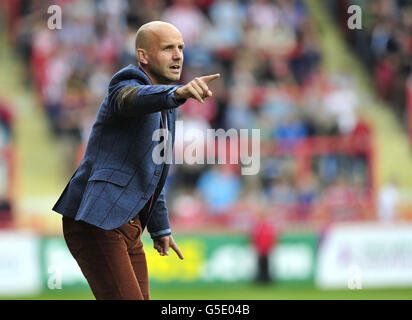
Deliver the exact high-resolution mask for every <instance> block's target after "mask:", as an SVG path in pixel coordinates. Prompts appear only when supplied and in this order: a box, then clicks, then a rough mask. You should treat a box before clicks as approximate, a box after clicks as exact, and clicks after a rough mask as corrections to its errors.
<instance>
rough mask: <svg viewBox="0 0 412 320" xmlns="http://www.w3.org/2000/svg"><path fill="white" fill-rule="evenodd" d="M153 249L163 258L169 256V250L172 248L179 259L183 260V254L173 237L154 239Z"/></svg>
mask: <svg viewBox="0 0 412 320" xmlns="http://www.w3.org/2000/svg"><path fill="white" fill-rule="evenodd" d="M153 247H154V248H155V249H156V250H157V252H159V254H160V255H161V256H164V255H166V256H168V255H169V248H172V249H173V250H174V251H175V252H176V253H177V255H178V256H179V258H180V259H182V260H183V254H182V252H180V249H179V247H178V246H177V244H176V242H175V241H174V240H173V237H172V236H171V235H169V236H164V237H161V238H156V239H153Z"/></svg>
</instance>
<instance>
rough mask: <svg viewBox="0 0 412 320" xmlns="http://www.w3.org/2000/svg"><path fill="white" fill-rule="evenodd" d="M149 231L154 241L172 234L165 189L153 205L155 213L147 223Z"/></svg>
mask: <svg viewBox="0 0 412 320" xmlns="http://www.w3.org/2000/svg"><path fill="white" fill-rule="evenodd" d="M147 231H149V233H150V237H151V238H152V239H154V238H159V237H163V236H168V235H171V234H172V231H171V229H170V221H169V213H168V210H167V207H166V199H165V188H164V187H163V190H162V192H160V195H159V197H158V198H157V200H156V202H155V203H154V204H153V212H152V214H151V216H150V219H149V221H148V223H147Z"/></svg>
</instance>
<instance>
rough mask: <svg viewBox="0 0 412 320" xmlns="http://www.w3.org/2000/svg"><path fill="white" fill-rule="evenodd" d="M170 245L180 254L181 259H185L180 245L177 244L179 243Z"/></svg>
mask: <svg viewBox="0 0 412 320" xmlns="http://www.w3.org/2000/svg"><path fill="white" fill-rule="evenodd" d="M170 247H171V248H172V249H173V250H174V251H175V252H176V253H177V255H178V256H179V258H180V259H181V260H183V254H182V252H181V251H180V249H179V247H178V246H177V244H176V243H175V242H173V243H171V244H170Z"/></svg>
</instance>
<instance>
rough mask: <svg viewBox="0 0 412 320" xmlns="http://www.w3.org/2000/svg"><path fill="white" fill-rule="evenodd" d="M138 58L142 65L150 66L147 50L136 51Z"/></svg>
mask: <svg viewBox="0 0 412 320" xmlns="http://www.w3.org/2000/svg"><path fill="white" fill-rule="evenodd" d="M136 57H137V61H139V63H140V64H143V65H144V64H148V63H149V61H148V60H147V53H146V50H144V49H136Z"/></svg>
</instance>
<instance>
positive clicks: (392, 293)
mask: <svg viewBox="0 0 412 320" xmlns="http://www.w3.org/2000/svg"><path fill="white" fill-rule="evenodd" d="M0 299H21V300H23V299H24V300H27V299H30V300H93V299H94V297H93V295H92V294H91V292H90V291H88V290H82V291H74V290H63V289H62V290H48V291H45V292H44V293H42V294H40V295H36V296H24V297H0ZM151 299H153V300H412V288H404V289H402V288H398V289H358V290H349V289H346V290H319V289H316V288H310V287H301V288H299V287H280V286H276V285H268V286H264V285H253V284H247V285H246V284H237V285H225V286H219V285H218V286H200V287H193V286H189V287H182V286H179V287H176V286H170V287H167V286H161V287H159V286H156V287H153V288H151Z"/></svg>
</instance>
